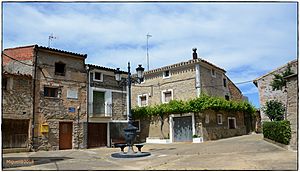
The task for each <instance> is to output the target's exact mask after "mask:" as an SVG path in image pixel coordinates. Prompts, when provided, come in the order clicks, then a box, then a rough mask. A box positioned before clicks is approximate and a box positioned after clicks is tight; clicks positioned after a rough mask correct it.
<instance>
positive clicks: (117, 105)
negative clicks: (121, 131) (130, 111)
mask: <svg viewBox="0 0 300 172" xmlns="http://www.w3.org/2000/svg"><path fill="white" fill-rule="evenodd" d="M112 102H113V104H112V112H113V113H112V120H126V119H127V96H126V92H124V93H118V92H113V93H112Z"/></svg>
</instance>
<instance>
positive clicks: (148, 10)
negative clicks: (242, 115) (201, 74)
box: [2, 2, 297, 107]
mask: <svg viewBox="0 0 300 172" xmlns="http://www.w3.org/2000/svg"><path fill="white" fill-rule="evenodd" d="M2 12H3V16H2V17H3V21H2V24H3V26H2V27H3V33H2V34H3V35H2V38H3V48H9V47H15V46H23V45H31V44H38V45H41V46H48V36H49V35H50V34H51V33H53V35H54V36H56V37H58V38H57V39H54V40H53V41H52V42H51V47H53V48H58V49H63V50H66V51H73V52H77V53H83V54H88V58H87V60H86V62H87V63H94V64H98V65H102V66H106V67H111V68H116V67H120V68H121V69H123V70H126V65H127V62H128V61H131V63H132V66H133V67H134V68H135V66H137V64H143V66H146V65H147V64H146V35H147V33H149V34H151V35H152V37H151V38H149V54H150V69H154V68H158V67H161V66H165V65H170V64H173V63H177V62H181V61H187V60H189V59H191V58H192V48H194V47H196V48H197V49H198V51H197V52H198V56H200V57H201V58H203V59H205V60H207V61H209V62H211V63H213V64H215V65H217V66H219V67H221V68H223V69H225V70H226V71H227V75H228V76H229V78H230V79H231V80H232V81H233V82H235V83H239V82H244V81H250V80H253V79H255V78H257V77H259V76H261V75H263V74H265V73H267V72H268V71H271V70H273V69H275V68H277V67H279V66H282V65H284V64H285V63H287V62H288V61H291V60H293V59H296V58H297V4H296V2H294V3H287V2H285V3H282V2H281V3H271V2H268V3H228V2H227V3H226V2H223V3H221V2H219V3H215V2H210V3H204V2H198V3H179V2H177V3H174V2H173V3H158V2H157V3H137V2H135V3H134V2H131V3H108V2H106V3H103V2H102V3H97V2H92V3H45V2H35V3H24V2H23V3H21V2H15V3H12V2H10V3H4V2H3V11H2ZM237 86H238V87H239V88H240V89H241V91H242V92H243V94H244V95H245V96H247V97H248V98H249V100H250V102H252V104H253V105H255V106H256V107H259V99H258V92H257V88H256V87H255V86H254V84H253V83H252V82H249V83H246V84H238V85H237Z"/></svg>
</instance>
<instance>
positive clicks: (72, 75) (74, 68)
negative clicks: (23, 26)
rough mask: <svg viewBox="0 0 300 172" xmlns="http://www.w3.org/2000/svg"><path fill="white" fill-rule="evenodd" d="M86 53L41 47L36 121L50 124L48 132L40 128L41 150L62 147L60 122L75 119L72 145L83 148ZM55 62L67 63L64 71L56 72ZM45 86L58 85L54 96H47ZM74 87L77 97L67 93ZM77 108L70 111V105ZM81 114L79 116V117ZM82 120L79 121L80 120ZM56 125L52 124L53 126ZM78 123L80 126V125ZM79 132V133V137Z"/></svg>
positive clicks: (72, 121) (38, 62)
mask: <svg viewBox="0 0 300 172" xmlns="http://www.w3.org/2000/svg"><path fill="white" fill-rule="evenodd" d="M84 59H85V56H84V55H77V56H76V55H71V54H68V53H57V52H56V51H49V50H48V49H46V50H44V49H41V50H39V51H38V58H37V66H38V67H40V70H38V72H37V80H38V82H37V89H36V91H37V92H36V95H37V96H36V100H37V101H36V102H37V104H38V106H37V113H36V116H37V118H36V119H38V120H37V121H36V125H38V126H40V125H41V124H45V123H46V124H48V126H49V128H50V130H49V132H48V133H47V134H43V133H41V132H38V131H36V130H35V132H37V136H38V138H39V139H38V143H37V145H36V146H37V147H38V149H41V150H44V149H46V150H57V149H59V141H60V139H62V138H59V131H60V128H59V123H60V122H71V123H72V125H73V126H72V129H73V131H72V148H77V147H78V145H79V148H84V144H85V143H84V140H83V124H82V123H83V122H85V121H86V116H87V115H86V114H87V112H86V101H87V100H86V76H87V75H86V71H85V65H84ZM55 63H63V64H65V75H64V76H61V75H57V74H56V73H55ZM46 87H49V88H55V89H58V93H57V94H58V95H57V96H54V97H48V96H44V94H45V89H46ZM70 91H74V92H75V97H70V96H69V97H68V92H70ZM70 108H71V109H75V111H74V110H73V111H70V110H69V109H70ZM78 115H79V119H78ZM78 121H79V123H78ZM50 125H53V126H50ZM78 126H79V127H78ZM78 135H79V137H78ZM78 139H79V140H78Z"/></svg>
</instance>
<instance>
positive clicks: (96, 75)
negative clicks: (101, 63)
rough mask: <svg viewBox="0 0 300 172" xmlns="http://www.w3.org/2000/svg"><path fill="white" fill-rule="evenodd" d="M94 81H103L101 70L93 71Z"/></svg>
mask: <svg viewBox="0 0 300 172" xmlns="http://www.w3.org/2000/svg"><path fill="white" fill-rule="evenodd" d="M94 81H101V82H102V81H103V74H102V73H101V72H94Z"/></svg>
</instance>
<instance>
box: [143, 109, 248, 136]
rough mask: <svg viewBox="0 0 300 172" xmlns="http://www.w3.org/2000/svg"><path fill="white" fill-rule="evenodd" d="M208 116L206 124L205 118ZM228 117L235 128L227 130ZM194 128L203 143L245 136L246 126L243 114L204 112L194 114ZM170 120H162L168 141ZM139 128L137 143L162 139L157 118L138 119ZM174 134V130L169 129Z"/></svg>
mask: <svg viewBox="0 0 300 172" xmlns="http://www.w3.org/2000/svg"><path fill="white" fill-rule="evenodd" d="M207 115H208V116H209V120H208V122H207V120H206V118H207ZM217 115H221V116H222V124H219V123H218V122H217ZM228 117H233V118H235V122H236V128H235V129H229V126H228ZM194 119H195V122H194V124H193V125H194V126H195V135H198V136H201V137H203V139H204V141H208V140H216V139H221V138H228V137H233V136H240V135H245V134H247V133H246V126H245V123H244V114H243V113H242V112H232V113H229V112H224V111H218V112H216V111H213V110H206V111H204V112H202V113H195V114H194ZM169 120H170V118H167V119H165V120H164V125H163V128H162V131H163V133H164V135H165V138H164V139H170V137H172V136H170V121H169ZM140 121H141V128H142V129H143V130H142V131H141V132H139V133H138V135H139V137H138V138H137V139H138V141H139V142H145V141H146V138H152V139H153V138H160V139H162V134H161V129H160V128H161V122H160V120H159V119H158V118H153V119H149V118H143V119H140ZM171 130H173V132H174V129H171Z"/></svg>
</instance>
